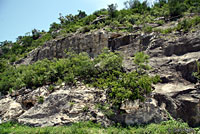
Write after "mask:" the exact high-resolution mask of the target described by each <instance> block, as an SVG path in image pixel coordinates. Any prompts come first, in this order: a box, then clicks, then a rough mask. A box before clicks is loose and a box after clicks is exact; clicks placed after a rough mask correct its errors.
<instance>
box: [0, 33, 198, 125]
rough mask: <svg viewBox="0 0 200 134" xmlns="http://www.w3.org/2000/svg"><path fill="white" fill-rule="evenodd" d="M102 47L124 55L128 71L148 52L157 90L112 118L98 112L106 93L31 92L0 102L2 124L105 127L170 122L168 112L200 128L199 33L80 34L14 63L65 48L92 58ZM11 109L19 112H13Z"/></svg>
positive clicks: (60, 52)
mask: <svg viewBox="0 0 200 134" xmlns="http://www.w3.org/2000/svg"><path fill="white" fill-rule="evenodd" d="M104 47H109V48H110V49H111V50H112V51H120V52H121V53H122V54H123V55H124V56H125V58H124V63H123V64H124V67H125V69H126V71H131V70H133V69H134V65H133V64H132V59H131V57H132V56H133V54H134V53H135V52H137V51H145V52H146V53H147V54H149V55H150V57H151V58H150V65H151V66H152V68H153V70H152V71H151V72H149V73H151V74H158V75H160V76H161V79H162V82H161V83H159V84H157V85H155V86H154V87H155V90H154V92H153V93H152V95H151V96H149V97H148V98H147V99H146V101H145V102H138V101H135V102H124V104H123V105H122V107H121V108H120V109H121V110H122V111H124V113H123V114H119V113H117V112H116V113H115V114H114V116H112V117H111V118H109V119H108V118H107V117H106V116H105V115H104V113H102V112H101V111H98V108H97V109H95V104H97V103H106V96H105V93H104V92H103V91H99V90H98V89H91V88H86V87H81V86H83V85H80V86H79V87H72V88H69V87H66V86H64V87H62V88H61V87H60V88H58V89H57V90H56V91H55V92H53V93H50V92H49V91H46V90H42V92H39V94H37V93H32V91H31V92H27V93H23V94H20V93H18V94H15V95H9V96H8V97H7V98H3V99H1V100H0V104H1V108H0V117H1V118H2V120H4V121H7V120H11V119H15V120H17V121H19V122H22V123H25V124H31V125H34V126H47V125H58V124H68V123H72V122H76V121H84V120H93V121H95V122H101V123H103V124H104V125H108V124H111V123H112V121H115V122H120V123H125V124H129V125H133V124H146V123H151V122H156V123H159V122H160V121H163V120H167V119H168V118H169V117H168V115H167V114H166V111H167V112H169V113H170V114H171V116H172V117H174V118H181V119H182V120H184V121H186V122H188V123H189V125H191V126H198V125H200V87H199V86H196V85H195V84H194V83H195V82H196V79H195V78H194V77H193V76H192V72H194V71H196V70H197V68H196V61H197V60H198V61H200V31H199V30H197V31H196V32H193V33H188V34H184V35H181V34H177V35H175V34H168V35H161V34H158V33H151V34H117V33H108V32H105V31H104V30H99V31H96V32H92V33H88V34H76V35H71V36H68V37H66V38H62V39H57V40H53V41H51V42H48V43H46V44H45V45H44V46H42V47H40V48H37V49H35V50H34V51H32V52H31V53H30V54H29V55H28V56H27V57H26V58H25V59H22V60H20V61H18V62H16V64H30V63H33V62H35V61H37V60H41V59H44V58H48V59H52V58H54V57H56V58H62V57H65V50H69V49H70V48H71V49H73V50H74V51H76V52H82V51H85V52H88V53H89V55H90V56H91V57H93V56H96V55H97V54H99V53H100V51H101V50H102V49H103V48H104ZM26 90H27V89H26ZM26 90H25V89H24V90H23V92H25V91H26ZM38 90H39V89H38ZM36 91H37V90H36ZM36 91H35V92H36ZM31 93H32V94H35V96H37V97H38V96H43V97H44V103H42V104H40V103H38V102H37V99H36V98H37V97H35V98H34V95H30V94H31ZM41 93H43V94H41ZM30 96H31V97H30ZM25 98H26V99H25ZM27 98H29V99H27ZM28 100H29V101H28ZM13 104H16V105H13ZM86 107H87V109H86ZM13 109H16V110H17V111H18V112H16V113H13V112H12V110H13ZM84 109H85V110H84ZM49 120H51V122H50V121H49Z"/></svg>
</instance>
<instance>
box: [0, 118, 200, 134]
mask: <svg viewBox="0 0 200 134" xmlns="http://www.w3.org/2000/svg"><path fill="white" fill-rule="evenodd" d="M0 132H1V134H188V133H199V132H200V128H190V127H188V125H187V124H186V123H182V122H179V121H174V120H170V121H166V122H162V123H160V124H150V125H147V126H140V127H126V128H124V127H122V126H120V125H118V126H112V127H107V128H104V127H102V126H101V125H100V124H95V123H92V122H81V123H75V124H72V125H70V126H57V127H43V128H41V127H28V126H24V125H20V124H16V123H11V122H8V123H3V124H0Z"/></svg>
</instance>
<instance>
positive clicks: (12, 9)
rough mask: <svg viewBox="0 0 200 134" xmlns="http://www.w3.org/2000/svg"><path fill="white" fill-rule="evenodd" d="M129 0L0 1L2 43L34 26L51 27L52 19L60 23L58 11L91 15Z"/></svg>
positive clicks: (0, 39)
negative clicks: (108, 6)
mask: <svg viewBox="0 0 200 134" xmlns="http://www.w3.org/2000/svg"><path fill="white" fill-rule="evenodd" d="M124 1H126V0H0V42H1V41H4V40H11V41H15V39H16V38H17V37H18V36H19V35H25V33H27V32H30V31H31V30H32V29H34V28H36V29H39V30H46V31H47V30H48V29H49V25H50V24H51V23H53V22H59V21H58V19H57V18H58V17H59V13H62V14H63V15H66V14H77V11H78V10H83V11H85V12H86V13H87V14H91V13H93V12H94V11H96V10H99V9H102V8H107V5H108V4H111V3H117V4H118V9H122V8H123V7H124V5H123V3H124Z"/></svg>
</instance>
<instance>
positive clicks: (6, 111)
mask: <svg viewBox="0 0 200 134" xmlns="http://www.w3.org/2000/svg"><path fill="white" fill-rule="evenodd" d="M0 106H1V107H0V119H1V121H2V122H6V121H12V120H16V117H18V116H19V115H21V114H22V113H23V112H24V110H23V108H22V106H21V104H20V103H17V102H16V101H15V100H13V99H12V98H11V97H6V98H3V99H1V100H0Z"/></svg>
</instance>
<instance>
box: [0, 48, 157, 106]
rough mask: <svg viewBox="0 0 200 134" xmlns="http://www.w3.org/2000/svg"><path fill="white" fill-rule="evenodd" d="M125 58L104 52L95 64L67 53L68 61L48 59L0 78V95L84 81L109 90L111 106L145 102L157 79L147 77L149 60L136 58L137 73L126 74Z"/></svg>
mask: <svg viewBox="0 0 200 134" xmlns="http://www.w3.org/2000/svg"><path fill="white" fill-rule="evenodd" d="M122 60H123V57H122V56H120V54H119V53H117V52H110V51H109V50H108V49H104V50H103V53H101V54H100V55H98V56H97V57H96V58H95V59H94V60H91V59H90V57H89V56H88V54H87V53H80V54H76V53H73V52H68V53H67V58H65V59H60V60H56V59H54V61H49V60H47V59H45V60H42V61H38V62H36V63H34V64H32V65H28V66H24V65H22V66H19V67H17V68H14V67H10V68H9V69H7V70H5V71H4V72H2V73H1V74H0V91H1V92H3V93H5V92H7V91H9V90H10V89H12V90H18V89H20V88H22V87H27V88H36V87H39V86H42V85H45V84H52V83H57V82H58V81H59V83H61V81H64V82H66V83H68V84H72V85H73V84H76V81H77V80H80V81H83V82H84V83H85V84H89V85H92V86H95V87H99V88H102V89H108V96H109V97H110V102H111V103H113V104H118V105H120V104H121V102H122V101H124V100H126V99H130V100H135V99H141V100H144V98H145V95H146V94H148V93H150V92H151V89H152V88H151V85H152V83H153V82H156V80H157V77H150V76H149V75H148V74H147V73H146V71H145V70H146V69H149V66H148V65H147V61H148V56H147V55H145V54H144V53H142V52H140V53H137V54H136V55H135V58H134V63H135V64H136V66H137V70H136V71H133V72H130V73H126V72H124V71H123V67H122Z"/></svg>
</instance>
